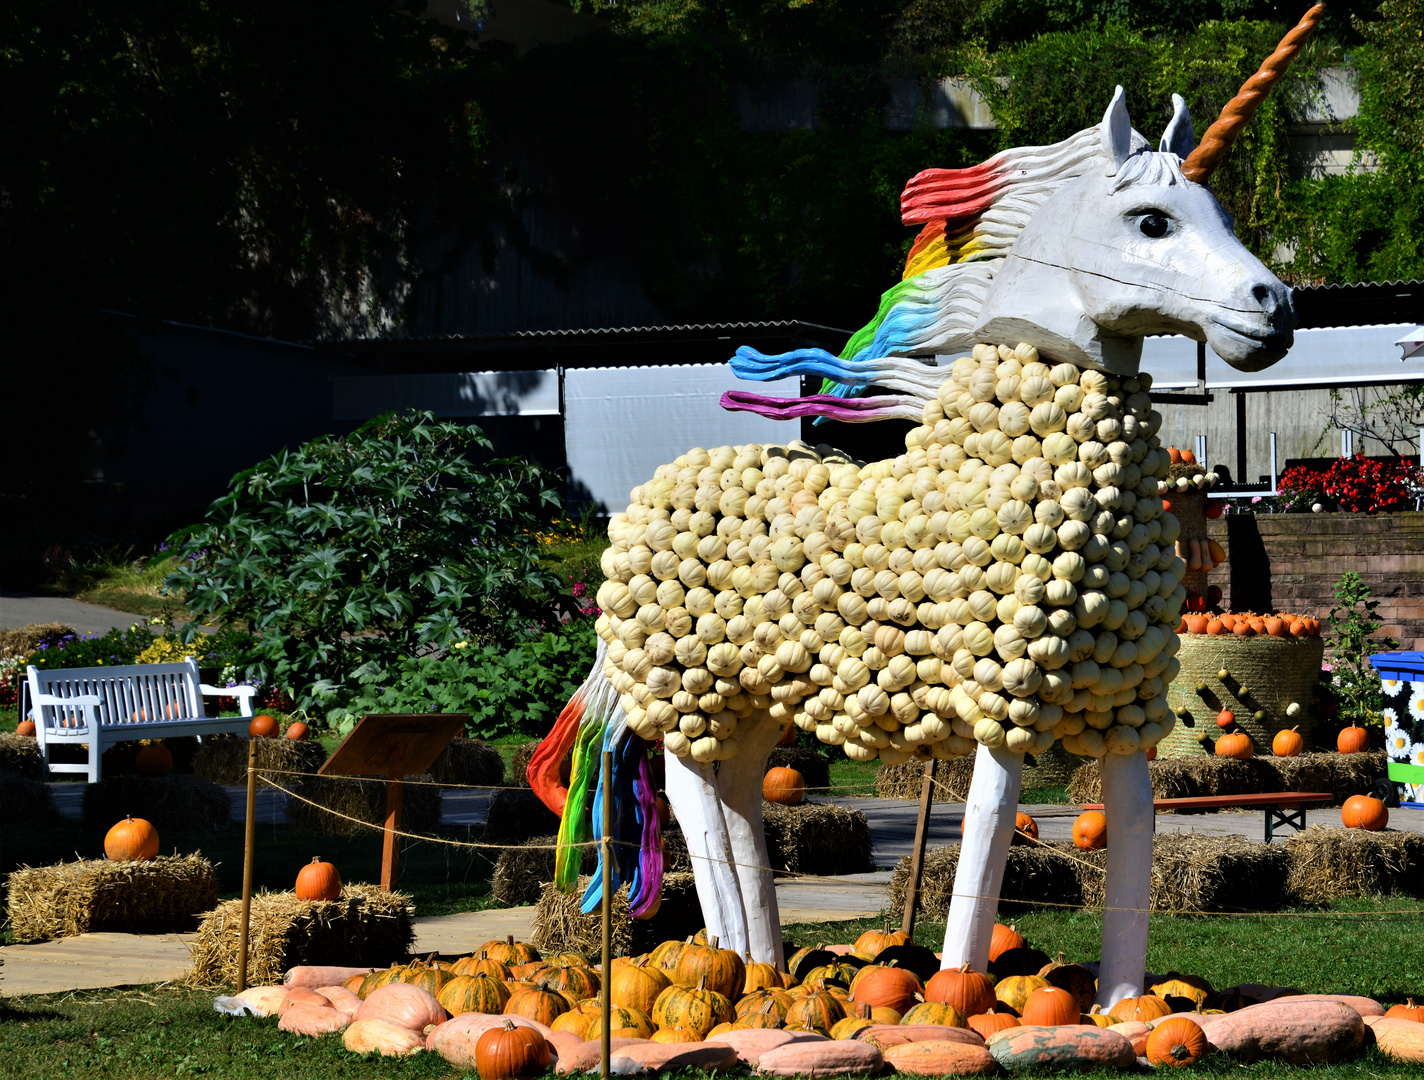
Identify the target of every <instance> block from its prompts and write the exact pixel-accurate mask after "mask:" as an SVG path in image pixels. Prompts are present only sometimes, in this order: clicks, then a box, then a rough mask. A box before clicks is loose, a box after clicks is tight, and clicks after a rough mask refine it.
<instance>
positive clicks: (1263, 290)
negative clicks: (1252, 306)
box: [1251, 282, 1281, 315]
mask: <svg viewBox="0 0 1424 1080" xmlns="http://www.w3.org/2000/svg"><path fill="white" fill-rule="evenodd" d="M1251 295H1252V296H1253V297H1255V299H1256V303H1258V304H1260V305H1261V309H1262V310H1263V311H1265V313H1266V314H1267V315H1271V314H1274V312H1275V310H1276V308H1278V307H1279V306H1280V303H1281V298H1280V296H1278V295H1277V293H1276V290H1275V289H1273V288H1271V287H1270V286H1269V285H1267V284H1266V283H1265V282H1262V283H1261V284H1259V285H1255V286H1253V287H1252V289H1251Z"/></svg>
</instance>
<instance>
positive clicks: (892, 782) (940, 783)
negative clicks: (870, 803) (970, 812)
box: [875, 754, 974, 802]
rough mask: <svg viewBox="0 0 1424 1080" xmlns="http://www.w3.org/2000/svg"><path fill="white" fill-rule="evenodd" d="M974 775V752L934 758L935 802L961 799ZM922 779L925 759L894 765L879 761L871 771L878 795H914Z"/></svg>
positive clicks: (904, 797)
mask: <svg viewBox="0 0 1424 1080" xmlns="http://www.w3.org/2000/svg"><path fill="white" fill-rule="evenodd" d="M973 776H974V755H973V754H970V755H969V756H968V757H962V758H955V759H953V760H952V761H936V762H935V767H934V778H935V793H934V797H935V802H963V801H964V800H965V799H967V798H968V797H969V782H970V780H971V779H972V778H973ZM924 782H925V763H924V762H923V761H916V760H914V759H913V758H912V759H911V760H909V761H902V762H901V763H900V764H898V765H881V766H880V768H879V769H877V770H876V772H875V794H876V795H878V796H879V797H880V798H882V799H918V798H919V797H920V787H921V785H923V784H924Z"/></svg>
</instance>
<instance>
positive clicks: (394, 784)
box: [381, 751, 405, 892]
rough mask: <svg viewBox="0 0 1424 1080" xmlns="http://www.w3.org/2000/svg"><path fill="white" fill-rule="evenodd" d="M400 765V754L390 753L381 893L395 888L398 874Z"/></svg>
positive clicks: (401, 795) (402, 791)
mask: <svg viewBox="0 0 1424 1080" xmlns="http://www.w3.org/2000/svg"><path fill="white" fill-rule="evenodd" d="M402 764H403V758H402V757H401V754H400V752H399V751H392V753H391V767H390V775H389V776H388V777H387V779H386V829H385V835H384V842H383V843H382V845H381V891H382V892H390V891H391V890H392V889H394V888H395V887H396V877H397V876H398V875H399V873H400V839H399V838H398V837H397V836H396V832H397V830H399V829H400V825H401V803H402V801H403V800H404V798H405V774H404V772H403V771H402Z"/></svg>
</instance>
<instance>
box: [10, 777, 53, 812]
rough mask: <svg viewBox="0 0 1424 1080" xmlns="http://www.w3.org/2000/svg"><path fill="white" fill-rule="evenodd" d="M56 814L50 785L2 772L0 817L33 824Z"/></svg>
mask: <svg viewBox="0 0 1424 1080" xmlns="http://www.w3.org/2000/svg"><path fill="white" fill-rule="evenodd" d="M53 814H54V804H53V803H52V802H51V801H50V797H49V785H48V784H42V783H40V782H39V781H38V780H31V779H30V778H29V777H27V776H21V775H20V774H19V773H12V772H0V817H2V818H4V820H6V821H26V822H33V821H38V820H41V819H43V818H47V817H51V816H52V815H53Z"/></svg>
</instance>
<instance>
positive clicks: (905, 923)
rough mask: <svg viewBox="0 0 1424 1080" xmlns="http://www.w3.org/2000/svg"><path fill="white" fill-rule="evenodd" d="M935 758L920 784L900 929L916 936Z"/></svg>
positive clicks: (932, 797) (932, 794)
mask: <svg viewBox="0 0 1424 1080" xmlns="http://www.w3.org/2000/svg"><path fill="white" fill-rule="evenodd" d="M934 767H935V763H934V760H933V759H931V760H929V761H927V762H925V781H924V783H923V784H921V785H920V818H919V820H918V821H917V822H916V823H915V847H914V850H913V851H912V852H911V853H910V880H909V882H908V884H906V886H905V916H904V918H903V919H901V920H900V929H901V930H902V931H903V932H904V933H906V934H908V935H910V937H911V938H913V937H914V936H915V901H916V900H917V899H918V898H919V893H920V874H921V873H922V872H923V870H924V863H925V841H926V839H928V836H929V831H930V804H931V803H932V802H934Z"/></svg>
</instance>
